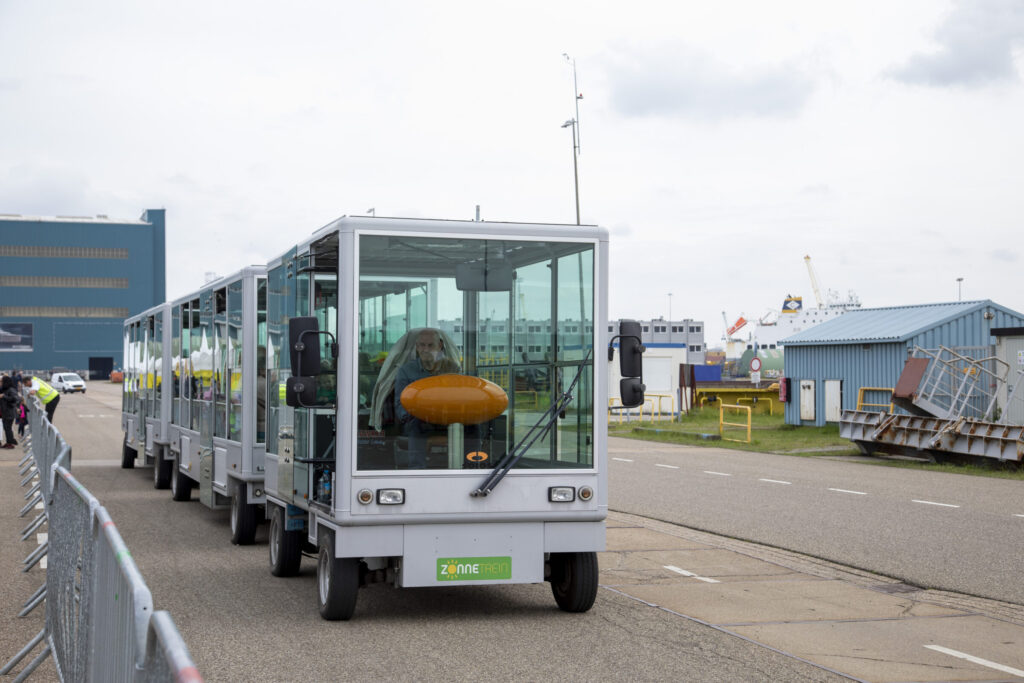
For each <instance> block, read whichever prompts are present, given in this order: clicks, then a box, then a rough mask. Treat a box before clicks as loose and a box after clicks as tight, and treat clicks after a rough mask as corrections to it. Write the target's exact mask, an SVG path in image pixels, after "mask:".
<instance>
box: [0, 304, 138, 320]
mask: <svg viewBox="0 0 1024 683" xmlns="http://www.w3.org/2000/svg"><path fill="white" fill-rule="evenodd" d="M127 317H128V309H127V308H114V307H109V308H104V307H95V308H90V307H86V306H0V318H121V319H124V318H127Z"/></svg>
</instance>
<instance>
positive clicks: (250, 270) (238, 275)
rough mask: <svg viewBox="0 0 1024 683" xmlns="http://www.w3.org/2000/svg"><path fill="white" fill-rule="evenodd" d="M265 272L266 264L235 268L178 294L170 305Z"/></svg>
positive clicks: (176, 304)
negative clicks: (200, 285)
mask: <svg viewBox="0 0 1024 683" xmlns="http://www.w3.org/2000/svg"><path fill="white" fill-rule="evenodd" d="M266 274H267V267H266V266H256V265H252V266H246V267H245V268H242V269H241V270H237V271H235V272H234V273H231V274H230V275H224V276H222V277H218V278H217V279H216V280H211V281H210V282H207V283H206V284H204V285H203V286H202V287H200V288H198V289H193V290H191V291H190V292H189V293H188V294H183V295H181V296H179V297H177V298H175V299H172V300H171V305H172V306H179V305H181V304H183V303H186V302H188V301H191V300H192V299H195V298H197V297H198V296H199V295H200V294H201V293H202V292H205V291H207V290H212V289H220V288H222V287H226V286H228V285H230V284H231V283H232V282H237V281H238V280H241V279H243V278H245V277H249V276H256V277H259V276H261V275H266Z"/></svg>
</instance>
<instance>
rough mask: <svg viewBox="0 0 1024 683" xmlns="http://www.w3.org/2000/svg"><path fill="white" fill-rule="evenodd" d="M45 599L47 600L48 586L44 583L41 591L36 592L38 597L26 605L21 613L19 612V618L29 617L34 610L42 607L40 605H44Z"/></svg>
mask: <svg viewBox="0 0 1024 683" xmlns="http://www.w3.org/2000/svg"><path fill="white" fill-rule="evenodd" d="M45 599H46V584H45V583H44V584H43V585H42V586H41V590H38V591H36V595H35V596H34V597H32V598H31V599H30V600H29V601H28V602H27V603H25V606H24V607H22V608H21V611H20V612H18V616H19V617H24V616H28V615H29V614H30V613H31V612H32V610H34V609H35V608H36V607H38V606H39V605H40V603H42V602H43V600H45Z"/></svg>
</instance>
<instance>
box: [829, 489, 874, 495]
mask: <svg viewBox="0 0 1024 683" xmlns="http://www.w3.org/2000/svg"><path fill="white" fill-rule="evenodd" d="M829 491H836V492H837V493H852V494H853V495H855V496H866V495H868V494H866V493H865V492H864V491H850V490H848V489H829Z"/></svg>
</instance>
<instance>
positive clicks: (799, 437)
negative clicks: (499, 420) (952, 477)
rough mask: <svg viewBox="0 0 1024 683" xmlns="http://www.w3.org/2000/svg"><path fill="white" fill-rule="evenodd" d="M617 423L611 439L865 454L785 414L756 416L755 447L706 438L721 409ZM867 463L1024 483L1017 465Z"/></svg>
mask: <svg viewBox="0 0 1024 683" xmlns="http://www.w3.org/2000/svg"><path fill="white" fill-rule="evenodd" d="M616 420H617V418H616V417H613V418H612V420H611V421H610V423H609V425H608V434H609V436H620V437H625V438H628V439H640V440H643V441H657V442H661V443H678V444H686V445H690V446H710V447H715V448H731V449H735V450H741V451H757V452H759V453H779V454H785V455H796V456H803V457H815V456H826V455H827V456H844V455H860V451H859V450H858V449H857V447H856V446H854V445H853V444H852V443H851V442H850V441H848V440H847V439H843V438H841V437H840V436H839V426H838V425H835V424H831V425H826V426H824V427H798V426H794V425H787V424H786V423H785V422H784V421H783V417H782V415H752V416H751V421H750V422H751V440H750V443H749V444H747V443H738V442H735V441H727V440H724V439H723V440H717V439H715V440H710V439H707V438H705V436H704V435H715V436H718V409H717V408H704V409H702V410H697V411H693V412H691V413H690V414H689V415H683V416H682V417H681V418H680V419H679V420H678V421H675V422H669V421H667V420H666V421H660V422H650V421H645V422H640V421H637V420H634V421H633V422H625V418H623V422H622V424H618V422H617V421H616ZM726 420H727V421H729V422H745V421H746V416H745V415H743V416H742V417H739V416H738V415H737V414H736V413H733V417H728V416H727V417H726ZM724 436H725V437H731V438H737V439H745V438H746V430H745V429H742V428H735V427H732V428H730V427H726V433H725V435H724ZM861 462H865V463H867V464H875V465H880V466H884V467H902V468H907V469H917V470H927V471H933V472H947V473H955V474H968V475H973V476H983V477H994V478H998V479H1015V480H1020V481H1024V468H1022V467H1021V466H1019V465H1017V464H1015V463H1000V462H997V461H992V462H986V461H972V462H942V463H931V462H916V461H913V460H902V459H893V458H885V457H878V458H875V459H873V460H862V461H861Z"/></svg>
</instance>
